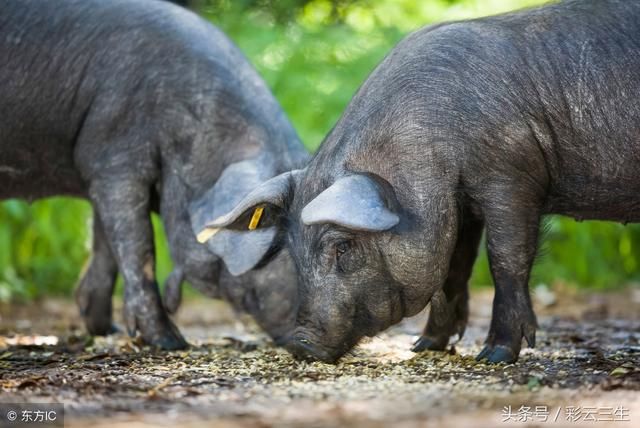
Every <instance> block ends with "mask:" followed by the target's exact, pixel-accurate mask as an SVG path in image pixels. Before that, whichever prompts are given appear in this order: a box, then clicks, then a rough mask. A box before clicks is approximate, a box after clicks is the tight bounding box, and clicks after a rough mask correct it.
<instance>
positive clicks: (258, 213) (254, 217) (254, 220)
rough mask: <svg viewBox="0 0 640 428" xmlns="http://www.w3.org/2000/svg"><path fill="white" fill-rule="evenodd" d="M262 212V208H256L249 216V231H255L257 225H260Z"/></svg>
mask: <svg viewBox="0 0 640 428" xmlns="http://www.w3.org/2000/svg"><path fill="white" fill-rule="evenodd" d="M263 211H264V207H258V208H256V209H255V211H254V212H253V215H252V216H251V221H250V222H249V230H255V229H256V228H257V227H258V223H260V218H262V212H263Z"/></svg>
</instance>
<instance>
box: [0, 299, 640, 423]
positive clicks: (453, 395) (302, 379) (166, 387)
mask: <svg viewBox="0 0 640 428" xmlns="http://www.w3.org/2000/svg"><path fill="white" fill-rule="evenodd" d="M639 294H640V290H638V289H629V290H626V291H623V292H618V293H615V294H606V295H596V294H577V293H574V292H569V291H564V292H562V293H556V295H555V296H553V297H554V298H553V299H551V300H555V302H550V301H549V299H543V300H545V304H546V305H548V306H546V307H542V306H541V305H538V306H539V307H538V308H537V313H538V318H539V323H540V329H539V331H538V343H537V348H536V349H525V350H523V352H522V354H521V358H520V360H519V361H518V362H517V363H516V364H511V365H498V366H490V365H485V364H480V363H477V362H476V361H475V360H474V358H473V357H474V356H475V355H476V354H477V353H478V352H479V351H480V349H481V345H482V342H483V339H484V335H485V334H486V332H487V329H488V324H489V317H490V308H491V294H490V292H488V291H483V292H478V293H475V294H474V295H473V296H472V303H471V307H472V314H471V320H470V324H469V327H468V329H467V332H466V334H465V337H464V338H463V339H462V340H461V341H460V342H458V343H457V344H455V345H454V346H453V347H452V348H451V349H450V350H449V352H448V353H422V354H413V353H411V352H410V351H409V348H410V346H411V343H412V342H413V341H414V340H415V339H416V337H417V335H418V334H419V333H420V330H421V328H422V326H423V323H424V320H425V319H426V317H425V314H421V315H420V316H418V317H414V318H412V319H409V320H406V321H405V322H403V323H402V324H400V325H398V326H396V327H394V328H392V329H391V330H389V331H387V332H385V333H383V334H381V335H380V336H378V337H376V338H373V339H370V340H368V341H367V342H366V343H363V344H362V345H360V346H359V347H358V348H357V349H356V350H355V351H354V352H352V353H351V354H350V355H349V356H347V357H346V358H344V359H343V360H342V361H341V362H340V363H339V364H338V365H335V366H333V365H327V364H322V363H305V362H297V361H294V360H293V359H292V358H291V357H290V356H289V355H288V354H287V353H286V352H284V351H283V350H280V349H277V348H275V347H274V346H272V345H271V344H270V342H269V341H268V340H267V339H266V338H265V337H264V336H263V335H261V334H260V333H259V332H257V330H256V329H255V327H253V326H252V325H251V324H248V325H247V324H244V325H243V324H241V323H240V322H239V321H237V318H236V317H234V316H233V314H231V313H230V312H229V309H228V308H227V307H226V306H225V305H223V304H221V303H217V302H213V301H205V300H195V301H189V302H187V303H186V304H185V305H184V307H183V308H182V311H181V314H180V315H179V317H178V320H177V322H178V324H179V325H180V326H181V328H182V330H183V332H184V333H185V335H186V336H187V337H188V339H189V340H190V342H191V343H192V344H193V347H192V348H191V349H189V350H188V351H182V352H158V351H153V350H150V349H146V348H144V347H142V346H140V345H139V344H138V343H136V341H135V340H134V341H131V340H129V339H128V338H126V337H125V336H123V335H114V336H111V337H108V338H96V339H92V338H90V337H87V336H85V335H84V334H83V333H82V329H81V325H80V321H79V319H78V317H77V315H76V313H77V311H76V309H75V307H74V305H73V304H72V303H71V302H66V301H55V300H47V301H43V302H41V303H34V304H31V305H29V306H15V305H14V306H11V307H7V306H5V307H2V308H1V309H2V312H0V402H4V403H11V402H34V403H37V402H40V403H42V402H63V403H65V412H66V420H65V423H66V425H65V426H69V427H73V426H78V427H80V426H83V427H84V426H89V425H91V426H93V427H102V426H105V427H106V426H109V427H112V426H123V427H124V426H127V427H135V426H140V427H146V426H181V427H197V426H213V427H235V426H252V427H253V426H272V425H277V426H367V427H376V426H388V425H393V426H394V427H405V426H406V427H413V426H424V425H426V424H428V425H429V426H461V427H468V426H474V427H482V426H491V427H495V426H503V425H515V426H524V425H525V424H536V425H540V426H542V425H544V426H547V424H549V425H569V426H576V424H580V423H582V424H589V423H590V424H592V425H593V423H594V421H593V420H592V419H596V420H598V421H599V422H598V423H597V426H598V427H600V426H606V425H609V424H611V425H613V426H621V425H620V423H619V422H620V421H623V420H624V421H629V422H627V423H630V424H631V425H628V426H632V425H634V426H639V425H637V422H638V421H640V343H639V342H640V296H639ZM578 407H579V408H580V409H579V410H580V411H579V413H576V408H578ZM545 416H546V418H545ZM1 417H2V415H0V418H1ZM634 421H635V422H634ZM0 426H2V424H1V423H0ZM623 426H627V425H624V424H623Z"/></svg>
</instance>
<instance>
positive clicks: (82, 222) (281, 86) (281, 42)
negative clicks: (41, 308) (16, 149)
mask: <svg viewBox="0 0 640 428" xmlns="http://www.w3.org/2000/svg"><path fill="white" fill-rule="evenodd" d="M543 1H544V0H429V1H415V0H354V1H349V0H333V1H330V0H202V2H201V3H202V6H201V10H200V12H201V14H203V15H204V16H205V17H206V18H208V19H210V20H211V21H212V22H214V23H215V24H217V25H218V26H219V27H221V28H222V29H223V30H224V31H225V32H226V33H227V34H228V35H229V37H231V39H233V40H234V41H235V42H236V43H237V44H238V45H239V46H240V48H241V49H242V50H243V51H244V52H245V54H246V55H247V57H248V58H249V59H250V60H251V62H252V63H253V64H254V65H255V66H256V68H257V69H258V70H259V71H260V72H261V73H262V75H263V76H264V77H265V79H266V81H267V82H268V83H269V85H270V87H271V88H272V89H273V92H274V93H275V95H276V97H277V98H278V99H279V100H280V102H281V103H282V105H283V107H284V109H285V111H286V112H287V114H288V115H289V117H290V118H291V120H292V122H293V123H294V125H295V126H296V128H297V130H298V132H299V133H300V136H301V137H302V139H303V141H304V142H305V144H306V145H307V147H309V148H310V149H311V150H315V149H316V148H317V147H318V146H319V145H320V143H321V141H322V138H323V137H324V135H325V134H326V133H327V132H328V131H329V130H330V129H331V127H332V126H333V125H334V124H335V122H336V121H337V120H338V118H339V117H340V115H341V114H342V111H343V110H344V108H345V107H346V105H347V104H348V102H349V100H350V99H351V96H352V95H353V93H354V92H355V91H356V90H357V88H358V86H359V85H360V84H361V83H362V82H363V81H364V80H365V79H366V77H367V75H368V74H369V73H370V72H371V70H373V68H374V67H375V65H376V64H377V63H378V62H379V61H380V60H381V59H382V58H383V57H384V56H385V55H386V53H387V52H389V50H390V49H391V48H392V47H393V46H394V45H395V44H396V43H397V42H398V41H399V40H400V39H401V38H402V37H403V36H404V35H405V34H407V33H408V32H410V31H412V30H414V29H416V28H419V27H421V26H423V25H425V24H428V23H432V22H437V21H443V20H453V19H466V18H473V17H477V16H482V15H488V14H494V13H500V12H505V11H508V10H512V9H516V8H520V7H526V6H532V5H536V4H541V3H542V2H543ZM90 212H91V210H90V207H89V204H88V203H86V202H82V201H78V200H71V199H64V198H56V199H49V200H44V201H38V202H36V203H34V204H32V205H28V204H27V203H25V202H19V201H14V200H12V201H7V202H4V203H3V204H2V205H0V300H5V301H6V300H10V299H16V298H19V299H31V298H34V297H37V296H39V295H44V294H52V293H64V294H69V293H70V290H71V289H72V288H73V286H74V284H75V283H76V281H77V278H78V275H79V273H80V270H81V268H82V266H83V265H84V264H85V263H86V262H87V260H88V257H89V256H88V254H89V248H90V246H89V245H88V244H87V242H88V237H89V236H90V232H89V231H90V227H89V223H90V221H89V219H90ZM154 229H155V230H156V236H157V237H158V239H157V242H156V250H157V254H158V277H159V279H160V280H161V281H163V280H164V278H166V276H167V275H168V274H169V272H170V270H171V261H170V258H169V255H168V251H167V245H166V241H165V240H164V236H163V233H162V226H161V223H160V221H159V219H158V218H157V217H154ZM543 248H544V251H543V255H542V256H541V257H540V259H539V262H538V264H537V266H536V268H535V269H534V273H533V280H534V281H543V282H547V283H550V282H553V281H554V280H558V279H560V280H565V281H569V282H573V283H576V284H580V285H583V286H590V287H612V286H618V285H621V284H623V283H625V282H628V281H632V280H633V281H638V280H640V266H639V265H638V264H639V263H640V226H638V225H635V226H628V227H623V226H621V225H617V224H613V223H602V222H587V223H576V222H574V221H573V220H570V219H561V218H553V219H551V220H550V222H549V231H548V233H547V234H546V239H545V245H544V246H543ZM473 283H474V284H490V283H491V277H490V274H489V268H488V263H487V260H486V255H485V254H484V251H483V253H482V256H481V259H480V260H479V262H478V263H477V264H476V269H475V272H474V277H473Z"/></svg>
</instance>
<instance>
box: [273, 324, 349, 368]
mask: <svg viewBox="0 0 640 428" xmlns="http://www.w3.org/2000/svg"><path fill="white" fill-rule="evenodd" d="M284 347H285V348H286V349H287V351H289V352H290V353H291V354H292V355H293V356H294V358H295V359H297V360H303V361H322V362H325V363H335V362H336V361H337V360H338V359H339V358H340V356H341V355H342V353H336V352H331V351H330V350H327V349H325V347H323V346H322V345H320V344H319V343H318V340H317V339H315V338H314V336H313V335H311V334H309V333H308V332H305V331H296V332H294V333H293V334H292V335H291V336H288V337H287V338H286V340H285V344H284Z"/></svg>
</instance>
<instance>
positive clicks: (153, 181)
mask: <svg viewBox="0 0 640 428" xmlns="http://www.w3.org/2000/svg"><path fill="white" fill-rule="evenodd" d="M0 81H1V82H3V83H2V85H0V117H2V121H0V182H2V183H3V185H2V187H0V199H6V198H26V199H29V200H33V199H36V198H42V197H47V196H52V195H68V196H76V197H81V198H88V199H89V200H90V201H91V203H92V205H93V207H94V212H95V214H94V224H93V256H92V259H91V261H90V263H89V265H88V267H87V269H86V270H85V273H84V275H83V277H82V280H81V281H80V284H79V287H78V290H77V294H76V297H77V301H78V304H79V307H80V311H81V313H82V316H83V318H84V320H85V323H86V326H87V328H88V330H89V332H91V333H93V334H106V333H109V332H111V331H112V329H113V327H112V314H111V312H112V307H111V295H112V292H113V286H114V281H115V278H116V276H117V274H118V272H120V273H121V274H122V276H123V277H124V282H125V290H124V312H125V313H124V315H125V317H124V318H125V323H126V327H127V330H128V332H129V333H130V334H131V335H134V334H140V336H141V337H142V339H143V340H144V341H145V342H146V343H148V344H151V345H155V346H158V347H160V348H164V349H176V348H181V347H184V346H185V345H186V342H185V340H184V339H183V337H182V336H181V334H180V332H179V331H178V329H177V328H176V327H175V326H174V325H173V323H172V322H171V321H170V319H169V316H168V315H167V312H166V311H165V309H164V306H163V302H162V301H161V298H160V294H159V292H158V286H157V282H156V278H155V257H154V243H153V233H152V227H151V222H150V213H151V211H158V212H159V213H160V215H161V217H162V220H163V223H164V226H165V230H166V234H167V239H168V242H169V247H170V252H171V256H172V258H173V261H174V263H175V266H176V269H175V271H174V272H173V273H172V275H171V276H170V277H169V279H168V283H167V290H168V293H167V296H166V299H165V304H166V306H167V307H168V308H169V309H170V310H171V311H175V310H176V309H177V307H178V305H179V303H180V286H181V283H182V281H183V280H187V281H190V282H191V283H192V284H194V286H195V287H196V288H198V289H200V290H203V291H205V292H206V293H207V294H208V295H211V296H214V297H218V296H224V295H225V293H224V292H223V291H224V290H225V288H227V287H234V290H233V293H231V292H226V294H234V295H236V294H237V295H241V294H242V293H247V294H248V295H250V296H254V297H252V298H251V299H253V300H256V302H257V303H256V302H251V304H248V305H246V306H248V307H247V309H248V310H249V312H251V313H253V314H254V315H256V316H257V317H258V318H259V320H261V322H260V323H261V325H263V326H264V327H265V328H267V329H271V331H269V332H270V333H272V334H273V335H274V337H275V338H278V337H279V336H281V335H282V334H283V333H282V331H283V330H285V329H288V328H289V327H288V326H289V325H290V324H291V318H292V317H291V315H290V314H283V313H282V311H281V308H282V306H283V305H282V304H281V303H279V304H276V302H275V299H274V298H273V297H272V296H271V294H272V293H273V295H274V296H277V298H278V299H281V300H284V301H286V302H287V305H291V307H295V305H296V298H297V296H296V293H295V280H296V278H295V268H294V265H293V262H292V260H291V258H290V257H289V256H288V253H287V252H286V251H285V252H282V253H280V254H278V253H277V252H276V251H274V250H272V249H270V248H269V251H267V250H266V248H268V247H269V245H270V241H268V239H267V238H269V237H270V236H271V235H269V236H268V237H267V238H264V237H263V238H260V239H261V246H260V248H261V251H255V250H252V248H253V247H254V246H253V245H250V244H251V242H252V239H253V237H255V236H258V235H259V233H257V232H247V231H246V227H245V229H243V231H242V233H240V234H236V235H233V236H229V235H228V234H226V235H225V234H224V233H220V234H219V235H218V237H214V238H211V239H209V240H208V242H207V243H206V245H203V244H201V243H199V242H198V241H197V240H196V235H195V229H199V228H200V223H202V222H206V221H207V218H206V213H204V210H205V209H206V210H211V209H213V208H215V206H216V205H220V204H221V203H222V204H224V203H225V201H226V200H225V197H226V196H228V195H231V196H234V197H242V196H243V194H246V193H247V192H248V190H250V189H251V188H252V186H253V185H254V182H255V180H258V179H261V180H265V179H268V178H269V177H272V176H275V175H277V174H279V173H281V172H283V171H286V170H289V169H292V168H296V167H299V166H300V165H301V164H302V163H304V162H305V161H306V158H307V154H306V152H305V150H304V149H303V147H302V145H301V143H300V141H299V139H298V137H297V135H296V133H295V131H294V130H293V128H292V127H291V125H290V123H289V122H288V121H287V119H286V117H285V116H284V113H283V112H282V109H281V108H280V106H279V105H278V103H277V102H276V100H275V99H274V97H273V96H272V95H271V93H270V92H269V90H268V89H267V87H266V85H265V83H264V82H263V81H262V79H261V78H260V77H259V76H258V74H257V73H256V72H255V71H254V70H253V68H252V67H251V66H250V65H249V63H248V61H247V60H246V59H245V58H244V57H243V56H242V54H241V53H240V52H239V50H238V49H237V48H236V47H235V46H234V45H233V44H232V43H231V42H230V41H229V40H228V39H227V38H226V37H225V36H224V34H222V33H221V32H220V31H218V30H217V29H216V28H214V27H213V26H211V25H210V24H208V23H207V22H205V21H204V20H202V19H200V18H198V17H197V16H196V15H195V14H193V13H191V12H189V11H187V10H184V9H182V8H179V7H177V6H175V5H171V4H168V3H165V2H156V1H147V0H138V1H130V0H110V1H108V2H105V1H102V0H60V1H56V2H51V1H48V0H8V1H5V2H4V3H3V5H2V14H0ZM228 171H232V173H228V174H226V176H225V172H228ZM221 177H225V178H224V179H223V178H221ZM261 236H264V234H263V235H261ZM241 238H242V239H243V242H244V243H248V244H249V245H247V248H242V246H240V245H235V246H234V245H228V246H227V247H221V246H220V244H219V242H223V243H225V244H233V243H235V242H236V241H237V240H238V239H241ZM216 239H217V240H218V241H216ZM216 242H217V244H216ZM247 249H248V250H250V251H247ZM247 252H250V253H251V257H253V259H255V263H254V264H255V265H256V268H257V270H256V272H255V273H252V272H246V271H243V272H241V274H242V275H240V276H239V277H237V278H233V279H229V280H227V282H228V284H227V285H225V283H224V282H225V278H229V274H228V272H226V268H225V264H223V263H222V261H221V258H222V259H224V258H225V257H226V258H227V260H234V259H238V257H239V255H242V254H244V253H247ZM273 257H276V258H277V259H278V260H279V261H278V263H277V266H276V267H275V268H274V270H273V271H271V270H270V268H269V264H268V262H269V260H270V259H271V258H273ZM253 259H252V260H253ZM281 259H284V260H281ZM236 271H237V269H236ZM265 277H269V278H270V279H273V282H272V283H271V284H273V286H274V287H278V289H273V290H272V289H269V284H267V283H266V282H265V280H264V278H265ZM276 279H277V280H276ZM221 290H222V291H221ZM251 299H250V298H247V299H246V300H247V302H249V301H251ZM236 300H238V299H236ZM239 300H240V301H242V300H243V299H242V298H240V299H239ZM273 306H275V308H274V307H273ZM244 307H245V306H241V307H240V309H242V308H244ZM287 307H288V306H287ZM270 313H273V314H274V317H273V318H270V317H269V314H270ZM276 317H279V318H276ZM285 326H286V327H285Z"/></svg>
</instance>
